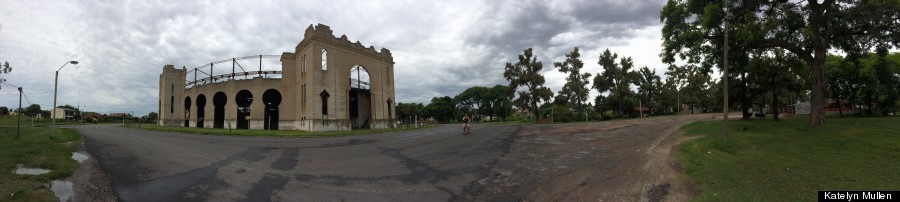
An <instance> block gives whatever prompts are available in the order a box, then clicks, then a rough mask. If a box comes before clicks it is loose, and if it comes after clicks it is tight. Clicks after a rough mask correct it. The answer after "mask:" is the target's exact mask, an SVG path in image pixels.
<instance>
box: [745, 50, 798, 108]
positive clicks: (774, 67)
mask: <svg viewBox="0 0 900 202" xmlns="http://www.w3.org/2000/svg"><path fill="white" fill-rule="evenodd" d="M752 57H753V58H752V59H751V60H750V63H749V65H748V68H747V69H748V75H750V76H749V77H750V83H752V84H753V85H754V86H755V87H756V88H757V89H756V90H755V91H756V92H755V93H754V94H755V95H760V94H764V93H766V92H768V93H770V94H771V95H772V100H771V103H772V106H771V109H772V115H773V117H774V120H776V121H777V120H778V113H779V111H778V108H779V106H778V104H779V103H780V102H779V101H778V97H779V96H780V95H781V93H782V92H790V91H796V90H798V89H799V86H800V85H801V83H800V81H799V79H798V78H797V77H798V76H797V74H796V73H797V72H799V71H801V70H803V67H804V66H803V62H802V61H800V60H799V59H798V58H797V57H795V56H794V55H790V54H786V53H784V51H782V50H780V49H773V51H766V52H757V53H755V54H753V56H752ZM761 104H762V106H760V107H763V106H765V102H763V103H761Z"/></svg>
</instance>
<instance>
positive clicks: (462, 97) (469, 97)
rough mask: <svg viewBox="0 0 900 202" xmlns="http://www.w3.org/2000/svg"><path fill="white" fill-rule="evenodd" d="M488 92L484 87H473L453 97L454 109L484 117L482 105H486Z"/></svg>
mask: <svg viewBox="0 0 900 202" xmlns="http://www.w3.org/2000/svg"><path fill="white" fill-rule="evenodd" d="M488 90H489V89H488V88H486V87H481V86H473V87H470V88H468V89H466V90H465V91H463V92H462V93H459V95H456V96H454V97H453V101H454V102H456V107H457V108H458V109H460V111H464V112H468V113H470V115H484V114H485V112H483V110H484V109H485V108H484V105H485V104H487V103H485V102H487V101H488V99H487V98H486V96H487V94H488ZM476 117H477V116H476Z"/></svg>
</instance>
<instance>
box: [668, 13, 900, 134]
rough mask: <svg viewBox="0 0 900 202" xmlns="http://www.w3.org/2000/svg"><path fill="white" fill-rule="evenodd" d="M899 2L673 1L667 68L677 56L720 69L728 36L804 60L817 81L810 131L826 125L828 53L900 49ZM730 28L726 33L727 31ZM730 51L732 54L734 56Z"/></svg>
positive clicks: (740, 45) (742, 45) (745, 45)
mask: <svg viewBox="0 0 900 202" xmlns="http://www.w3.org/2000/svg"><path fill="white" fill-rule="evenodd" d="M898 11H900V1H890V0H887V1H879V0H861V1H835V0H824V1H822V2H819V0H807V1H806V2H805V3H801V2H792V1H735V2H734V3H728V2H727V1H726V2H719V1H697V0H669V1H668V3H667V4H666V6H664V7H663V10H662V11H661V12H660V21H661V22H663V30H662V35H663V53H662V54H661V55H662V59H663V62H666V63H673V62H675V55H676V54H678V55H680V56H681V58H682V59H687V60H688V62H690V63H699V62H702V63H704V64H705V65H707V66H710V65H713V64H721V62H720V60H722V59H724V57H721V55H722V53H723V47H724V46H725V45H726V44H724V42H723V41H724V40H723V38H724V36H725V32H728V33H729V34H728V35H729V36H734V37H732V38H731V39H729V40H730V42H729V44H727V45H728V46H729V47H733V48H735V49H737V50H738V51H735V52H737V53H736V54H729V55H728V56H726V57H728V58H735V57H740V56H741V55H745V54H743V51H741V49H762V50H768V49H773V48H782V49H785V50H787V51H789V52H791V53H793V54H795V55H796V56H797V57H798V58H800V59H801V60H803V61H804V62H805V63H806V64H807V65H808V66H809V67H810V73H811V74H812V77H813V84H812V92H811V98H810V99H811V100H810V102H811V110H810V112H811V116H810V124H811V125H814V126H816V125H822V124H824V123H825V107H824V102H825V96H824V93H825V86H826V84H827V76H826V68H825V60H826V56H827V52H828V50H829V48H838V49H841V50H843V51H844V52H849V53H855V52H860V51H863V50H868V49H869V48H870V47H888V46H894V47H897V46H898V45H900V34H897V32H896V30H900V23H897V22H896V20H897V19H898V18H900V12H898ZM726 21H727V24H730V25H731V26H729V27H728V30H725V29H724V27H725V25H726ZM731 49H732V48H729V50H731Z"/></svg>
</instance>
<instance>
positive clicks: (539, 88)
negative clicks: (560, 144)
mask: <svg viewBox="0 0 900 202" xmlns="http://www.w3.org/2000/svg"><path fill="white" fill-rule="evenodd" d="M522 52H523V53H522V54H521V55H519V61H518V62H516V63H515V64H512V63H506V68H505V70H504V72H503V77H504V78H506V80H507V81H509V88H510V89H518V88H519V87H520V86H524V87H525V89H524V90H522V91H518V94H519V96H518V98H516V100H515V102H516V103H517V105H518V106H520V107H521V108H522V109H528V111H529V112H532V116H535V115H536V114H537V112H538V105H537V104H538V102H543V101H549V100H550V98H551V97H553V91H550V88H547V87H546V86H544V82H545V80H544V75H541V69H543V67H544V65H543V64H542V63H541V62H540V61H538V60H537V56H534V55H533V54H532V49H531V48H527V49H525V50H523V51H522Z"/></svg>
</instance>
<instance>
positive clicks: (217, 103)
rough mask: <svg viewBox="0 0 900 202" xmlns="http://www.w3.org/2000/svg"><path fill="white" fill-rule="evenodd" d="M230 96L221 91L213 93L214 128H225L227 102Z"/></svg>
mask: <svg viewBox="0 0 900 202" xmlns="http://www.w3.org/2000/svg"><path fill="white" fill-rule="evenodd" d="M226 103H228V96H226V95H225V93H224V92H222V91H219V92H216V94H213V128H225V104H226Z"/></svg>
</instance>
